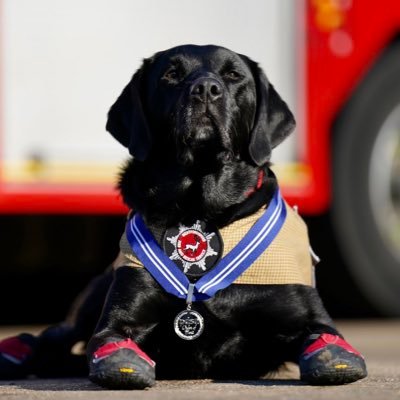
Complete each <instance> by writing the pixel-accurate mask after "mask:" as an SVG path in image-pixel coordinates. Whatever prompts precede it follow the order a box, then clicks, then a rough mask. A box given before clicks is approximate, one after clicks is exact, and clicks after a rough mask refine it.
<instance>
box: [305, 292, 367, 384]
mask: <svg viewBox="0 0 400 400" xmlns="http://www.w3.org/2000/svg"><path fill="white" fill-rule="evenodd" d="M308 298H309V300H310V301H309V304H308V306H309V310H310V316H311V320H310V322H309V324H308V326H307V328H306V331H307V332H305V335H304V340H303V343H302V346H301V351H300V356H299V367H300V375H301V380H303V381H306V382H308V383H310V384H313V385H341V384H346V383H351V382H355V381H357V380H359V379H362V378H365V377H366V376H367V369H366V365H365V361H364V358H363V356H362V355H361V354H360V353H359V352H358V351H357V350H355V349H354V348H353V347H352V346H351V345H350V344H349V343H347V342H346V340H345V339H344V337H343V335H341V334H340V333H339V332H338V331H337V330H336V328H335V327H334V324H333V322H332V321H331V319H330V317H329V316H328V313H327V312H326V310H325V308H324V306H323V304H322V301H321V299H320V297H319V295H318V293H317V291H316V290H315V289H313V288H310V296H309V297H308Z"/></svg>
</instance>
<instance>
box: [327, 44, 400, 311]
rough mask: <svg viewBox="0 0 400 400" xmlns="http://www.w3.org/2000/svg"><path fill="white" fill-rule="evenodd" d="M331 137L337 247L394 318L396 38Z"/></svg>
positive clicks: (398, 154)
mask: <svg viewBox="0 0 400 400" xmlns="http://www.w3.org/2000/svg"><path fill="white" fill-rule="evenodd" d="M333 134H334V136H333V210H332V211H333V212H332V215H333V221H332V222H333V226H334V229H335V235H336V237H337V240H338V243H339V247H340V248H341V251H342V253H343V257H344V259H345V261H346V263H347V266H348V269H349V273H350V274H351V275H352V277H353V278H354V281H355V283H356V284H357V286H358V287H359V289H360V290H361V291H362V292H363V294H364V295H365V297H366V298H367V300H369V302H370V303H371V304H372V305H373V306H374V307H375V308H376V309H377V310H378V311H379V312H381V313H382V314H383V315H386V316H400V43H396V44H394V45H393V46H391V47H390V48H389V49H388V50H387V51H386V52H385V53H384V54H383V56H382V57H381V58H380V60H379V61H378V62H377V63H376V65H375V66H374V67H373V68H372V70H371V71H370V72H369V73H368V75H367V76H366V78H365V79H364V80H363V82H362V83H361V84H360V85H359V87H358V88H357V89H356V91H355V93H354V95H353V96H352V98H351V99H350V101H349V102H348V104H347V105H346V107H345V109H344V110H343V112H342V113H341V115H340V117H339V118H338V120H337V121H336V123H335V125H334V133H333Z"/></svg>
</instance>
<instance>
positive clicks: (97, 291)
mask: <svg viewBox="0 0 400 400" xmlns="http://www.w3.org/2000/svg"><path fill="white" fill-rule="evenodd" d="M294 125H295V122H294V119H293V116H292V114H291V112H290V111H289V109H288V107H287V105H286V103H285V102H284V101H283V100H282V99H281V98H280V96H279V95H278V93H277V92H276V91H275V89H274V88H273V86H272V85H271V84H270V83H269V82H268V80H267V78H266V76H265V75H264V73H263V72H262V71H261V69H260V68H259V67H258V66H257V64H256V63H254V62H253V61H251V60H250V59H249V58H247V57H246V56H243V55H239V54H236V53H234V52H232V51H229V50H227V49H224V48H221V47H216V46H193V45H186V46H180V47H177V48H173V49H170V50H167V51H163V52H160V53H157V54H155V55H154V56H153V57H151V58H150V59H146V60H145V61H144V62H143V65H142V67H141V68H140V69H139V70H138V71H137V72H136V73H135V75H134V76H133V78H132V80H131V81H130V82H129V84H128V85H127V86H126V87H125V89H124V90H123V92H122V94H121V95H120V97H119V98H118V99H117V101H116V103H115V104H114V105H113V106H112V108H111V110H110V112H109V118H108V122H107V130H108V131H109V132H110V133H111V134H112V135H113V136H114V137H115V138H116V139H117V140H118V141H119V142H121V143H122V144H123V145H124V146H126V147H127V148H128V149H129V152H130V154H131V155H132V156H133V158H132V159H131V160H130V161H129V162H128V163H127V164H126V166H125V167H124V168H123V171H122V173H121V177H120V181H119V189H120V191H121V193H122V196H123V199H124V201H125V203H126V204H127V205H128V206H129V207H130V208H132V209H133V210H135V211H137V212H140V213H141V215H142V216H143V217H144V219H145V221H146V223H147V225H148V226H149V228H150V229H152V228H154V227H157V228H158V230H160V228H161V231H163V230H165V229H166V228H167V227H169V226H172V225H175V224H177V223H178V222H193V221H194V220H196V219H202V220H206V221H211V222H213V223H214V224H215V225H217V226H218V227H219V228H222V227H224V226H225V225H227V224H229V223H231V222H232V221H235V220H237V219H239V218H242V217H244V216H247V215H249V214H252V213H254V212H255V211H257V210H258V209H259V208H260V207H262V206H263V205H265V204H267V203H268V202H269V200H270V199H271V196H272V194H273V193H274V191H275V189H276V187H277V181H276V179H275V177H274V175H273V174H272V173H271V172H270V170H269V168H268V166H269V160H270V155H271V150H272V149H273V148H274V147H275V146H277V145H278V144H279V143H280V142H281V141H282V140H284V139H285V137H286V136H288V135H289V133H290V132H291V131H292V129H293V128H294ZM260 169H263V170H264V171H265V177H264V180H263V184H262V186H261V188H259V189H258V190H255V191H254V188H255V186H256V183H257V179H258V177H259V170H260ZM158 239H160V238H158ZM107 293H108V295H107V297H106V294H107ZM104 301H105V303H104ZM103 303H104V308H103V309H102V307H103ZM193 307H194V309H195V310H198V311H199V312H200V313H201V314H202V315H203V317H204V319H205V321H206V329H205V331H204V333H203V334H202V335H201V336H200V337H199V338H198V339H196V340H193V341H184V340H182V339H180V338H179V337H177V335H176V334H175V333H174V332H173V327H172V322H173V320H174V318H175V316H176V315H177V313H178V312H180V311H182V310H183V309H184V308H185V304H184V301H182V300H180V299H177V298H174V297H173V296H171V295H168V294H167V293H166V292H165V291H164V290H163V289H162V288H161V287H160V286H159V285H158V284H157V283H156V282H155V281H154V279H153V278H152V277H151V276H150V274H149V273H148V272H147V271H146V270H145V269H135V268H130V267H124V266H122V267H120V268H118V269H116V270H115V271H114V272H113V271H111V270H109V271H107V272H106V273H105V274H104V275H103V276H102V277H99V278H97V279H96V280H95V281H94V282H93V283H92V284H91V287H90V288H89V290H88V291H87V293H86V294H85V295H83V297H82V301H81V302H80V305H79V307H78V309H77V310H75V311H74V312H73V314H72V316H71V317H70V319H69V320H67V322H66V323H64V324H62V325H60V326H58V327H53V328H50V329H48V330H47V331H46V332H44V333H43V334H42V336H41V338H40V343H41V344H40V346H39V350H38V351H37V357H36V359H37V360H36V363H37V365H38V367H37V371H42V375H46V374H47V375H48V374H49V371H48V367H46V365H47V366H48V365H49V364H50V365H51V371H50V372H53V373H54V372H55V373H57V368H56V367H55V365H56V364H55V362H53V361H52V362H50V363H49V359H48V357H52V358H57V357H58V360H60V358H61V359H63V358H62V357H64V358H65V354H66V353H68V352H69V349H70V347H71V345H72V344H73V343H75V342H76V341H78V340H83V341H85V342H88V341H89V339H90V341H89V344H88V350H87V351H88V356H89V359H90V357H91V355H92V354H93V352H94V351H95V350H96V349H97V348H99V346H101V345H103V344H105V343H107V342H110V341H119V340H124V339H126V338H131V339H132V340H134V341H135V342H136V343H138V344H139V346H140V347H141V348H142V349H143V350H144V351H145V352H146V353H147V354H148V355H149V356H150V357H151V358H152V359H153V360H155V361H156V363H157V367H156V375H157V378H161V379H162V378H174V379H180V378H205V377H212V378H241V379H250V378H258V377H260V376H262V375H264V374H265V373H267V372H269V371H273V370H275V369H277V368H278V367H279V366H280V365H282V363H283V362H285V361H294V362H296V361H298V358H299V355H300V353H301V350H302V348H303V346H304V342H305V340H306V339H307V337H308V336H309V335H310V334H311V333H320V332H328V333H332V334H338V332H337V331H336V329H335V327H334V325H333V323H332V320H331V319H330V317H329V316H328V314H327V312H326V311H325V309H324V307H323V305H322V302H321V300H320V298H319V296H318V293H317V291H316V289H314V288H312V287H308V286H302V285H294V284H288V285H231V286H229V287H228V288H226V289H224V290H222V291H220V292H218V293H217V295H216V296H215V297H213V298H211V299H210V300H207V301H204V302H199V303H195V304H194V305H193ZM98 317H100V318H99V321H98V323H97V327H96V328H95V326H96V320H97V318H98ZM94 329H95V332H94V335H93V336H92V337H91V335H92V332H93V330H94ZM49 349H51V350H49ZM55 349H56V350H55ZM57 349H58V350H57ZM46 357H47V358H46ZM59 364H60V363H58V365H59ZM64 365H68V364H67V363H66V362H65V363H64ZM73 368H76V366H72V367H71V368H69V367H64V370H62V371H61V372H62V373H71V369H73ZM76 371H77V370H76V369H75V372H76ZM58 373H60V371H58ZM39 374H40V372H39Z"/></svg>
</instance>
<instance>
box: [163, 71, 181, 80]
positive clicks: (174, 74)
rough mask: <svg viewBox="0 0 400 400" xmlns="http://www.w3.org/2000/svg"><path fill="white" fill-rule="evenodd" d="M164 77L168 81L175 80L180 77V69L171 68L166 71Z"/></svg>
mask: <svg viewBox="0 0 400 400" xmlns="http://www.w3.org/2000/svg"><path fill="white" fill-rule="evenodd" d="M162 79H166V80H168V81H173V80H176V79H178V71H177V70H176V69H175V68H171V69H169V70H167V71H166V72H165V74H164V75H163V77H162Z"/></svg>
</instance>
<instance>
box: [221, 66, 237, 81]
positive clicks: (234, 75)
mask: <svg viewBox="0 0 400 400" xmlns="http://www.w3.org/2000/svg"><path fill="white" fill-rule="evenodd" d="M224 77H225V78H227V79H229V80H231V81H237V80H239V79H240V77H241V75H240V74H239V72H237V71H235V70H234V69H232V70H230V71H227V72H225V74H224Z"/></svg>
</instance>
